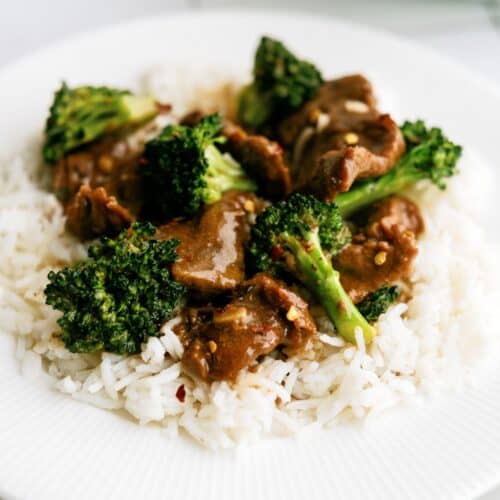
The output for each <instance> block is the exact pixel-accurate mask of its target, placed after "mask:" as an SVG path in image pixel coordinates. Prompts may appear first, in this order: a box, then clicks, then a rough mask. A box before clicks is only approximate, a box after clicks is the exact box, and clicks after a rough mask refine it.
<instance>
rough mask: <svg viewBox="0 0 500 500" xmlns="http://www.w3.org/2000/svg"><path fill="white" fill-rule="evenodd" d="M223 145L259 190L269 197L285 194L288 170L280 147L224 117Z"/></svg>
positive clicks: (280, 196) (283, 196)
mask: <svg viewBox="0 0 500 500" xmlns="http://www.w3.org/2000/svg"><path fill="white" fill-rule="evenodd" d="M223 133H224V135H225V136H226V137H227V143H226V144H225V148H226V149H227V150H228V151H229V153H231V155H232V156H233V157H234V158H235V159H236V160H237V161H239V162H240V163H241V164H242V165H243V167H244V168H245V170H246V171H247V172H248V173H249V175H250V176H251V177H253V178H254V179H255V180H256V181H257V183H258V185H259V190H260V192H261V193H262V194H263V195H264V196H265V197H267V198H270V199H282V198H285V197H286V196H287V195H288V194H290V192H291V179H290V171H289V168H288V165H287V160H286V158H285V152H284V150H283V148H282V147H281V146H280V145H279V144H278V143H277V142H275V141H271V140H270V139H268V138H267V137H265V136H263V135H251V134H247V133H246V132H245V131H244V130H243V129H242V128H241V127H239V126H238V125H235V124H233V123H230V122H228V121H226V125H225V127H224V131H223Z"/></svg>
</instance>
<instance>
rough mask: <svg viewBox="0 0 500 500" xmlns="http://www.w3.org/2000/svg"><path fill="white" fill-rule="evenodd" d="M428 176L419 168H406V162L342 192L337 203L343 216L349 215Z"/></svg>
mask: <svg viewBox="0 0 500 500" xmlns="http://www.w3.org/2000/svg"><path fill="white" fill-rule="evenodd" d="M427 177H428V176H427V174H426V173H425V172H423V171H421V170H418V169H417V168H412V167H409V168H405V166H404V164H401V165H398V166H396V167H395V168H394V169H392V170H390V171H389V172H387V173H386V174H385V175H382V176H381V177H379V178H378V179H371V180H369V181H364V182H361V183H360V184H358V185H356V186H354V187H353V188H352V189H351V190H350V191H348V192H347V193H340V194H339V195H337V197H336V198H335V203H336V204H337V205H338V207H339V210H340V213H341V214H342V217H349V216H350V215H352V214H353V213H355V212H357V211H358V210H360V209H361V208H363V207H366V206H368V205H371V204H372V203H375V202H376V201H379V200H382V199H383V198H386V197H387V196H389V195H391V194H394V193H398V192H400V191H402V190H403V189H405V188H407V187H409V186H411V185H412V184H415V183H416V182H418V181H420V180H423V179H426V178H427Z"/></svg>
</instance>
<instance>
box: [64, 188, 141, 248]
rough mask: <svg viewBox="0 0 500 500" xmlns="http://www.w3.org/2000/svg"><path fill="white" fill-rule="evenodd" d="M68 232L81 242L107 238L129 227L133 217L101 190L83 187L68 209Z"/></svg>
mask: <svg viewBox="0 0 500 500" xmlns="http://www.w3.org/2000/svg"><path fill="white" fill-rule="evenodd" d="M66 216H67V220H66V224H67V227H68V229H69V230H70V231H71V232H72V233H73V234H74V235H76V236H77V237H78V238H80V239H81V240H88V239H92V238H95V237H96V236H99V235H102V234H107V235H110V236H115V235H117V234H118V233H119V232H120V231H121V230H122V229H124V228H126V227H128V226H129V225H130V224H131V223H132V222H133V220H134V216H133V215H132V214H131V213H130V211H129V210H128V209H127V208H125V207H124V206H123V205H121V204H120V203H118V201H117V200H116V198H115V197H114V196H109V194H108V193H107V192H106V190H105V189H104V188H102V187H98V188H95V189H92V188H91V187H90V186H89V185H88V184H84V185H83V186H81V187H80V189H79V190H78V192H77V193H76V195H74V196H73V197H72V198H71V200H70V201H69V203H68V204H67V206H66Z"/></svg>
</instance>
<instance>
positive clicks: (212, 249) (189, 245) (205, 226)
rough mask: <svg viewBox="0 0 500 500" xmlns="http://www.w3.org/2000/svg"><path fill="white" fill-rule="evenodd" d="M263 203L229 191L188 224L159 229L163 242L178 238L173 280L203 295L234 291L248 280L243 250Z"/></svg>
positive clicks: (166, 226) (249, 196)
mask: <svg viewBox="0 0 500 500" xmlns="http://www.w3.org/2000/svg"><path fill="white" fill-rule="evenodd" d="M262 208H263V203H262V201H261V200H259V199H258V198H257V197H256V196H255V195H254V194H251V193H240V192H236V191H230V192H227V193H225V194H224V195H223V196H222V198H221V199H220V200H219V201H218V202H216V203H214V204H212V205H208V206H207V207H206V208H205V209H204V212H203V213H202V215H201V216H200V217H198V218H195V219H193V220H189V221H173V222H170V223H169V224H166V225H164V226H161V227H159V228H158V234H157V236H158V237H160V238H164V239H168V238H178V239H179V240H180V242H181V243H180V245H179V246H178V247H177V253H178V255H179V259H178V260H177V262H175V264H174V265H173V266H172V274H173V276H174V278H175V279H176V280H178V281H180V282H181V283H184V284H185V285H186V286H187V287H189V288H190V289H192V290H194V291H197V292H199V293H201V294H214V293H220V292H223V291H227V290H232V289H234V288H235V287H236V286H238V285H239V284H240V283H241V282H242V281H243V280H244V279H245V259H244V247H245V244H246V242H247V240H248V237H249V232H250V222H251V220H252V219H253V218H254V216H255V214H256V213H257V212H259V211H261V210H262Z"/></svg>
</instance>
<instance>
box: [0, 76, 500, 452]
mask: <svg viewBox="0 0 500 500" xmlns="http://www.w3.org/2000/svg"><path fill="white" fill-rule="evenodd" d="M175 83H176V82H175V78H174V79H173V80H172V78H171V77H170V80H169V78H165V77H164V75H163V74H162V73H161V72H160V73H159V74H155V75H154V76H153V77H152V78H151V79H150V80H149V86H150V88H153V90H154V91H155V92H156V93H157V95H158V94H159V96H160V98H163V99H166V100H168V101H170V102H171V101H172V96H173V95H174V94H173V90H172V89H173V88H176V86H175ZM184 85H185V80H184ZM184 88H185V87H184ZM217 88H218V89H221V90H219V91H218V90H216V82H215V81H214V82H210V83H209V84H207V83H205V87H204V88H203V89H201V90H200V89H198V93H196V92H189V91H186V94H184V95H197V97H198V99H200V101H199V102H203V103H205V105H206V107H208V108H210V107H223V108H224V103H227V97H228V96H230V95H232V93H233V92H234V88H233V87H231V85H230V84H225V85H223V86H222V87H217ZM214 89H215V90H214ZM191 90H194V89H193V88H192V89H191ZM162 93H163V94H162ZM165 94H168V95H165ZM200 96H201V97H200ZM177 97H178V98H177V99H174V105H175V104H176V102H177V104H178V106H177V109H178V111H179V113H182V112H184V111H185V110H186V109H189V108H190V107H192V106H193V104H195V102H194V101H192V99H191V100H189V99H187V98H185V97H183V95H179V96H177ZM224 109H226V110H227V111H228V112H230V110H229V109H228V108H227V107H225V108H224ZM39 146H40V145H39V144H38V143H36V144H35V143H33V144H32V145H31V146H30V147H27V151H25V152H24V153H23V154H20V155H19V156H17V157H15V158H13V159H11V160H9V161H8V162H6V163H5V165H1V164H0V262H2V265H1V267H0V291H1V295H0V331H2V332H5V333H7V334H11V335H13V336H15V338H16V341H17V348H16V353H15V355H16V356H17V358H18V359H19V361H20V363H21V366H22V370H23V372H24V373H25V374H29V375H32V376H33V375H34V376H37V377H48V379H49V380H50V381H51V384H52V385H53V387H54V388H55V389H57V390H59V391H62V392H64V393H67V394H68V395H70V396H71V397H73V398H74V399H76V400H79V401H84V402H86V403H90V404H93V405H95V406H98V407H100V408H104V409H109V410H117V409H125V410H126V411H127V412H129V413H130V414H131V415H132V416H133V417H135V418H136V419H137V420H138V421H139V422H140V423H141V424H145V423H147V422H152V421H154V422H159V423H161V424H162V425H163V426H164V427H165V433H166V434H167V435H176V434H177V433H178V432H179V430H181V429H183V430H184V431H186V432H187V433H188V434H190V435H191V436H192V437H194V438H195V439H196V440H198V441H199V442H200V443H203V444H204V445H206V446H209V447H212V448H217V447H232V446H234V445H236V444H241V443H248V442H251V441H254V440H256V439H257V438H260V437H262V436H263V435H272V434H274V435H276V434H278V435H290V434H294V433H297V432H298V431H300V430H302V429H305V428H307V427H309V426H318V425H320V426H322V425H326V426H329V425H331V424H333V423H335V422H338V421H341V420H342V421H345V420H353V419H367V418H370V417H373V416H375V415H377V414H379V413H380V412H382V411H384V410H386V409H387V408H390V407H394V406H396V405H400V404H402V403H408V402H413V401H414V400H415V399H416V398H418V397H420V396H421V395H424V394H428V393H431V392H432V393H435V392H436V391H440V390H443V389H450V388H457V387H460V386H461V385H462V384H463V383H464V382H468V381H469V380H470V376H471V374H475V373H477V368H478V366H479V365H482V364H484V358H485V355H486V354H487V353H488V352H491V351H492V350H493V349H492V346H493V345H496V342H497V340H496V338H495V332H492V329H491V327H490V325H491V324H492V323H493V317H494V315H495V314H494V313H495V311H496V307H497V304H498V298H499V297H498V295H497V296H495V294H494V290H495V289H496V284H497V283H498V275H499V274H498V273H497V272H496V271H494V270H495V265H494V262H493V258H492V255H493V252H492V249H491V247H489V246H488V245H487V243H486V242H485V239H484V235H483V231H482V229H481V225H480V223H479V220H480V216H481V207H479V206H478V204H477V203H476V204H475V205H474V206H471V203H470V200H471V199H474V200H481V199H487V196H486V194H485V193H487V192H488V189H489V187H491V186H493V183H491V182H490V180H489V175H490V174H489V170H488V169H487V168H485V167H484V166H482V165H481V164H480V163H478V162H477V161H475V160H474V159H471V158H470V156H469V155H468V154H465V156H464V158H463V159H462V161H461V162H460V169H461V173H460V175H458V176H456V177H455V178H453V179H452V180H451V181H450V182H449V187H448V189H447V190H446V191H444V192H441V191H439V190H438V189H436V188H435V187H433V186H430V185H429V184H426V185H425V186H419V187H417V188H415V189H414V190H412V191H411V192H409V193H408V194H409V195H410V196H411V197H412V198H413V199H414V200H416V201H417V202H418V204H419V205H420V207H421V208H422V211H423V214H424V217H425V221H426V231H425V234H424V236H423V237H422V238H421V240H420V242H419V255H418V258H417V260H416V262H415V271H414V274H413V277H412V282H413V298H412V299H411V300H410V302H409V303H408V304H398V305H395V306H393V307H391V308H390V309H389V311H388V312H387V313H386V314H384V315H383V316H382V317H381V318H380V321H379V323H378V336H377V337H376V338H375V341H374V342H373V343H372V344H371V345H370V346H367V347H365V346H364V345H362V344H361V345H360V346H359V347H358V348H356V347H353V346H352V345H346V344H345V342H344V341H343V340H342V339H341V338H339V337H336V336H333V335H332V326H331V324H330V323H329V321H328V320H327V319H326V318H325V317H324V316H323V315H322V314H321V312H320V311H313V312H314V313H315V315H316V317H317V322H318V326H319V330H320V332H321V333H320V335H319V339H318V340H317V342H316V345H315V348H314V351H313V352H311V353H309V354H308V355H307V357H305V358H304V357H303V358H300V357H297V358H293V359H289V360H287V361H283V360H279V359H275V358H273V357H272V356H267V358H266V359H265V360H264V361H263V362H262V363H261V364H260V366H259V368H258V370H257V371H256V372H252V373H251V372H243V373H241V375H240V377H239V379H238V381H237V383H236V384H235V385H230V384H227V383H224V382H220V383H213V384H211V385H210V384H207V383H204V382H201V381H199V380H193V378H191V377H190V376H188V375H186V374H185V373H184V372H183V370H182V366H181V363H180V358H181V356H182V346H181V344H180V342H179V340H178V339H177V337H176V335H175V334H174V333H173V331H172V327H173V326H174V325H175V323H176V322H177V321H178V319H177V318H176V319H173V320H171V321H170V322H168V323H167V324H166V325H164V326H163V328H162V336H161V337H159V338H150V339H149V341H148V342H147V344H145V345H144V346H143V349H142V352H141V354H138V355H135V356H131V357H124V356H118V355H114V354H108V353H103V354H88V355H87V354H83V355H79V354H72V353H70V352H68V351H67V350H66V349H65V348H64V346H63V345H62V343H61V342H60V341H59V340H58V338H57V332H58V326H57V323H56V321H57V319H58V318H59V316H60V314H59V313H58V312H55V311H54V310H52V309H51V308H50V307H48V306H46V305H45V303H44V295H43V289H44V286H45V284H46V281H47V279H46V276H47V273H48V272H49V270H51V269H58V268H61V267H64V266H66V265H69V264H71V263H72V262H75V261H77V260H79V259H82V258H83V257H84V256H85V255H86V252H85V247H84V246H83V245H82V244H80V243H79V242H78V241H76V240H75V239H74V238H73V237H72V236H71V235H69V234H67V233H66V232H65V229H64V223H65V219H64V216H63V212H62V209H61V206H60V204H59V202H58V201H57V200H56V198H55V197H54V196H53V195H52V194H50V193H49V192H48V191H46V190H45V189H43V187H42V186H41V183H40V178H39V169H38V165H39ZM476 195H477V196H476ZM478 362H479V363H478ZM181 386H183V388H184V389H183V390H184V391H185V399H184V402H182V401H181V399H182V397H181V398H178V397H177V396H176V394H177V395H178V394H180V393H182V392H183V390H182V389H179V388H180V387H181Z"/></svg>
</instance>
